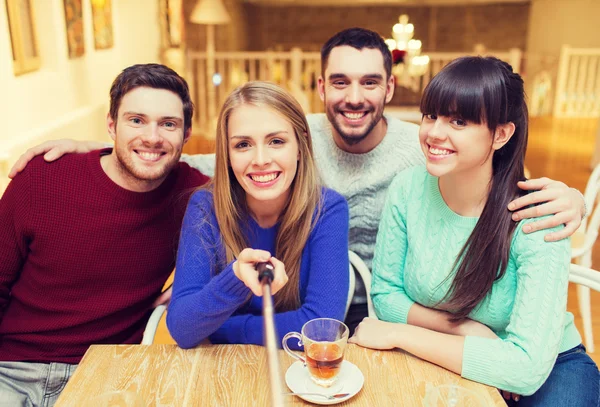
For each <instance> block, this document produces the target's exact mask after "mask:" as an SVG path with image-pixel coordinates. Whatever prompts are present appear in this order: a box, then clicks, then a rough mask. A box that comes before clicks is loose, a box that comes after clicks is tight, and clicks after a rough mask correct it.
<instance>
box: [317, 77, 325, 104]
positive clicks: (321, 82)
mask: <svg viewBox="0 0 600 407" xmlns="http://www.w3.org/2000/svg"><path fill="white" fill-rule="evenodd" d="M317 89H318V90H319V97H320V98H321V102H325V79H323V77H322V76H321V75H319V78H318V79H317Z"/></svg>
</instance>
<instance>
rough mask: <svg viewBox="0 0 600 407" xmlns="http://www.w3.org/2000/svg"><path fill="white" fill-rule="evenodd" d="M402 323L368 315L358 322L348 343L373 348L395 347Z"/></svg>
mask: <svg viewBox="0 0 600 407" xmlns="http://www.w3.org/2000/svg"><path fill="white" fill-rule="evenodd" d="M400 325H401V324H395V323H391V322H385V321H380V320H378V319H373V318H368V317H367V318H365V319H363V320H362V322H361V323H360V324H358V327H357V328H356V330H355V331H354V335H353V336H352V337H351V338H350V339H348V343H354V344H357V345H359V346H362V347H365V348H371V349H379V350H386V349H393V348H395V347H396V344H395V337H396V335H398V327H399V326H400Z"/></svg>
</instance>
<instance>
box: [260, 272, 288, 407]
mask: <svg viewBox="0 0 600 407" xmlns="http://www.w3.org/2000/svg"><path fill="white" fill-rule="evenodd" d="M256 270H257V271H258V281H259V282H260V284H261V285H262V290H263V321H264V326H263V330H264V337H265V344H266V347H267V361H268V366H269V378H270V379H271V405H272V406H273V407H279V406H283V388H282V386H281V373H280V371H279V358H278V357H277V335H276V333H275V320H274V318H273V297H272V295H271V283H272V282H273V278H274V274H273V270H274V268H273V265H272V264H271V263H269V262H267V263H258V264H257V265H256Z"/></svg>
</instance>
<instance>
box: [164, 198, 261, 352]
mask: <svg viewBox="0 0 600 407" xmlns="http://www.w3.org/2000/svg"><path fill="white" fill-rule="evenodd" d="M211 202H212V201H211V198H210V192H208V191H205V190H204V191H199V192H197V193H195V194H194V195H193V196H192V198H191V199H190V202H189V204H188V208H187V211H186V214H185V217H184V220H183V226H182V229H181V237H180V241H179V250H178V253H177V268H176V271H175V279H174V282H173V296H172V299H171V303H170V304H169V310H168V312H167V326H168V328H169V332H170V333H171V335H172V336H173V339H175V341H176V342H177V344H178V345H179V346H181V347H182V348H184V349H187V348H192V347H194V346H197V345H198V344H200V342H202V341H203V340H204V339H206V338H207V337H208V336H209V335H211V334H212V333H213V332H215V331H216V330H217V329H218V328H219V327H220V326H222V325H223V323H225V321H227V319H228V318H229V317H231V315H232V314H233V313H234V312H235V311H236V310H237V309H238V308H239V307H240V306H241V305H242V304H243V303H244V302H245V301H246V300H247V299H248V298H249V296H250V290H249V289H248V288H247V287H246V285H245V284H244V283H243V282H242V281H241V280H239V279H238V278H237V277H236V276H235V274H234V272H233V268H232V263H230V264H228V265H227V266H226V267H225V268H224V269H223V270H222V271H221V272H220V273H219V274H217V275H216V276H213V274H214V273H213V270H216V268H217V267H218V266H217V257H218V248H220V242H219V240H220V239H218V236H219V235H218V228H217V227H216V226H215V225H216V220H215V218H214V216H213V215H212V210H211V206H212V204H211Z"/></svg>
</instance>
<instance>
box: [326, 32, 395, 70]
mask: <svg viewBox="0 0 600 407" xmlns="http://www.w3.org/2000/svg"><path fill="white" fill-rule="evenodd" d="M342 46H348V47H352V48H356V49H357V50H359V51H360V50H362V49H363V48H371V49H377V50H379V52H381V55H382V56H383V67H384V69H385V73H386V75H387V79H389V78H390V76H392V53H391V52H390V49H389V48H388V46H387V44H386V43H385V41H384V39H383V38H382V37H381V35H379V34H377V33H376V32H375V31H371V30H367V29H366V28H358V27H354V28H348V29H346V30H343V31H340V32H338V33H337V34H335V35H334V36H333V37H331V38H330V39H328V40H327V42H326V43H325V44H323V47H322V48H321V76H323V78H325V68H327V63H328V62H329V54H331V50H332V49H334V48H336V47H342Z"/></svg>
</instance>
